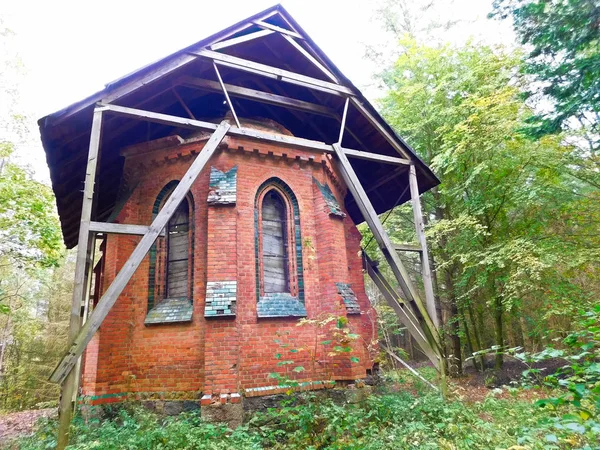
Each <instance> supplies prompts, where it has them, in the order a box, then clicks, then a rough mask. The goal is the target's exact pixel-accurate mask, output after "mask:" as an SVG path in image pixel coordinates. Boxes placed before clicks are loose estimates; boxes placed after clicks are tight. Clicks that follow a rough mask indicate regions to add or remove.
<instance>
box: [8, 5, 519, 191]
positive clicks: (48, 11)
mask: <svg viewBox="0 0 600 450" xmlns="http://www.w3.org/2000/svg"><path fill="white" fill-rule="evenodd" d="M380 1H383V0H376V1H372V0H361V1H357V0H289V1H285V0H284V1H283V2H282V3H283V5H284V6H285V7H286V9H287V10H288V11H289V12H290V14H291V15H292V16H293V17H294V18H295V19H296V20H297V21H298V22H299V23H300V25H302V27H303V28H304V29H305V30H306V31H307V33H309V34H310V35H311V37H312V38H313V39H314V40H315V42H317V44H318V45H319V46H320V47H321V48H322V49H323V50H324V51H325V53H327V54H328V55H329V57H330V58H331V59H332V60H333V61H334V62H335V63H336V65H338V67H339V68H340V69H341V70H342V72H344V74H345V75H347V76H348V77H349V78H350V79H351V80H353V81H354V83H355V84H356V85H357V86H358V87H360V88H363V89H364V90H365V93H366V94H367V96H368V97H371V98H372V97H374V96H377V91H376V90H374V89H372V88H371V89H370V88H369V85H370V84H371V75H372V73H373V72H374V71H375V70H376V69H377V68H376V67H373V64H372V63H370V62H369V61H367V60H365V58H364V55H365V48H366V45H375V46H381V45H383V44H384V43H385V42H388V43H389V41H390V40H391V36H390V35H387V34H385V33H384V32H382V31H381V28H382V26H381V23H380V22H378V21H377V20H375V18H374V17H375V10H376V9H377V7H378V6H379V4H380V3H379V2H380ZM419 1H424V0H414V3H418V2H419ZM7 3H8V4H7ZM273 4H274V2H273V1H270V0H269V1H266V0H253V1H249V0H228V1H226V2H225V1H210V2H209V1H203V0H196V1H183V0H171V1H153V0H152V1H150V0H145V1H138V0H135V1H134V0H103V1H82V0H53V1H42V0H35V1H34V0H13V1H10V0H5V1H4V2H2V5H1V6H0V18H3V19H4V22H5V25H6V26H8V27H9V28H10V29H12V30H13V31H14V32H15V33H16V36H15V37H14V39H12V40H11V46H13V48H12V50H14V51H15V52H16V53H18V54H19V56H20V58H21V59H22V61H23V64H24V66H25V69H26V72H25V74H24V76H23V77H22V80H21V83H20V98H19V100H20V105H19V106H20V109H21V110H22V111H24V112H25V113H26V114H27V115H29V116H31V118H32V119H35V120H37V119H39V118H40V117H42V116H45V115H47V114H50V113H52V112H54V111H57V110H59V109H62V108H63V107H65V106H68V105H69V104H71V103H73V102H75V101H78V100H80V99H82V98H84V97H86V96H88V95H90V94H92V93H93V92H96V91H98V90H100V89H102V88H103V86H104V85H105V84H106V83H108V82H110V81H111V80H113V79H116V78H119V77H121V76H123V75H125V74H127V73H129V72H131V71H134V70H135V69H137V68H139V67H141V66H144V65H146V64H148V63H149V62H152V61H155V60H157V59H159V58H161V57H163V56H166V55H168V54H170V53H172V52H174V51H177V50H178V49H180V48H182V47H184V46H187V45H190V44H191V43H194V42H196V41H198V40H200V39H202V38H203V37H205V36H208V35H210V34H212V33H214V32H216V31H219V30H220V29H222V28H225V27H227V26H229V25H231V24H233V23H235V22H237V21H239V20H241V19H243V18H245V17H247V16H249V15H252V14H254V13H256V12H259V11H261V10H263V9H265V8H267V7H269V6H272V5H273ZM438 4H439V5H440V8H439V10H437V11H435V12H433V13H431V14H433V15H435V17H436V18H437V19H441V20H448V19H450V20H461V21H462V22H461V24H460V25H458V26H455V27H453V28H451V29H450V30H448V31H440V32H438V35H437V36H436V37H437V38H440V37H441V39H442V40H443V41H447V42H451V43H455V44H460V43H462V42H464V41H465V40H466V39H468V38H469V37H471V36H472V37H473V38H475V39H476V40H481V41H484V42H486V43H490V44H497V43H504V44H509V45H510V44H511V43H512V41H513V38H512V34H511V33H510V29H509V26H508V24H506V23H499V22H498V21H491V20H488V19H487V18H486V16H487V14H488V13H489V11H490V9H491V7H490V4H491V0H438ZM428 20H429V18H428ZM433 38H434V36H432V39H433ZM29 133H30V138H29V139H28V140H27V141H28V143H27V144H26V145H24V146H21V148H20V149H19V161H21V162H23V163H27V164H30V165H31V166H32V168H33V170H34V171H35V174H36V178H38V179H41V180H47V179H48V172H47V168H46V166H45V156H44V154H43V150H42V147H41V143H40V141H39V134H38V130H37V127H36V126H31V127H30V130H29Z"/></svg>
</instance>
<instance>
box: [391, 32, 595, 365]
mask: <svg viewBox="0 0 600 450" xmlns="http://www.w3.org/2000/svg"><path fill="white" fill-rule="evenodd" d="M400 45H401V47H402V49H403V50H404V52H403V53H402V55H401V56H400V57H399V58H398V60H397V61H396V63H395V65H394V66H393V68H392V70H391V71H388V72H385V73H384V75H383V77H384V81H385V83H386V85H387V86H388V87H389V92H388V93H387V95H386V96H385V97H384V99H383V100H382V106H383V113H384V115H385V117H386V118H387V120H388V121H389V122H390V123H391V124H392V125H393V126H394V127H395V128H396V129H397V130H398V131H399V132H400V133H401V134H402V135H404V136H405V137H406V138H407V140H408V142H410V143H411V144H412V145H413V146H414V147H415V148H416V150H417V151H418V152H419V154H420V155H421V156H422V158H423V159H424V160H425V161H426V162H427V163H429V164H431V166H432V167H433V169H434V171H435V172H436V173H437V174H438V176H439V177H440V178H441V181H442V184H441V185H440V186H439V187H437V188H435V189H433V190H432V191H431V193H430V194H427V195H426V196H425V209H426V215H427V216H428V217H429V219H430V221H429V225H428V235H429V240H430V243H431V244H432V247H433V254H434V257H435V260H436V265H437V275H438V288H439V289H438V290H439V292H440V295H441V297H442V299H443V301H444V304H445V309H446V314H445V317H446V318H447V321H446V322H447V326H446V332H447V335H448V337H449V340H450V342H451V345H450V349H451V352H452V353H453V354H454V356H455V358H456V365H457V366H458V367H457V370H460V367H459V366H460V363H461V347H465V348H467V349H472V350H480V349H482V348H485V347H488V346H491V345H494V346H495V348H496V349H497V350H498V351H497V355H496V365H497V367H500V366H501V365H502V362H503V357H502V349H503V348H505V347H506V345H507V336H509V335H511V341H514V339H512V334H511V333H513V328H514V327H517V325H514V327H513V326H512V325H513V324H514V322H515V321H517V322H519V323H518V325H519V326H520V325H521V322H520V321H519V320H518V319H519V318H520V317H523V316H531V317H533V318H534V320H535V321H539V320H541V319H542V317H541V315H540V314H539V312H538V311H537V310H536V308H530V307H529V305H530V304H532V305H533V304H536V305H537V306H538V307H539V305H540V303H544V302H545V295H546V291H548V290H549V289H548V288H549V286H550V285H552V284H553V283H554V284H557V283H559V282H558V280H559V279H561V276H559V275H560V274H561V273H562V274H564V273H565V272H564V271H563V269H564V268H565V265H568V263H567V261H566V260H565V259H563V258H562V254H563V252H564V245H563V244H562V242H564V236H561V235H560V234H559V233H558V230H559V229H560V227H561V226H560V223H557V222H556V220H555V219H556V218H557V217H558V216H559V215H561V214H562V217H565V215H566V214H565V212H566V211H567V210H571V207H572V205H573V204H574V203H575V202H581V201H582V200H583V199H584V198H585V199H586V202H591V200H592V199H593V197H590V196H589V195H590V194H591V193H590V192H589V191H588V190H586V189H585V187H582V186H581V183H578V182H577V181H576V180H573V179H572V178H571V177H569V176H568V175H567V174H566V169H565V167H564V165H563V164H562V155H563V154H564V153H565V152H569V148H568V147H567V146H565V145H564V142H562V140H561V138H560V137H546V138H544V139H541V140H538V141H532V140H530V139H528V138H526V137H525V136H523V134H522V133H521V132H520V130H521V129H522V128H523V125H524V123H525V121H526V120H527V119H528V118H529V117H530V116H531V111H530V110H529V108H527V106H526V105H525V103H524V101H523V99H522V96H521V92H522V90H523V84H522V82H523V79H522V78H520V77H518V76H517V75H518V68H519V61H520V55H519V54H512V53H508V52H506V51H505V50H503V49H501V48H490V47H486V46H477V45H474V44H470V45H466V46H464V47H460V48H454V47H451V46H443V47H437V48H431V47H427V46H423V45H418V44H417V43H416V42H415V41H413V40H410V39H405V40H403V41H401V42H400ZM582 204H583V203H582ZM586 208H587V210H588V211H591V210H592V209H593V207H592V206H591V204H590V205H588V206H587V207H586ZM571 211H572V210H571ZM582 215H583V217H585V212H582ZM582 215H579V214H578V215H577V217H578V218H579V219H577V220H580V219H581V217H582ZM390 219H391V220H389V221H388V223H387V225H388V227H389V228H390V230H391V232H392V234H393V235H395V236H397V238H398V239H401V240H406V239H411V235H410V234H407V231H406V230H409V229H410V228H409V227H407V226H406V225H405V222H406V221H407V220H410V219H409V218H408V217H407V216H406V214H405V211H404V210H403V209H399V210H398V211H396V212H395V213H394V214H393V215H392V216H391V218H390ZM569 221H570V222H571V224H573V225H574V223H573V218H571V219H570V220H569ZM571 224H569V225H567V224H565V225H567V226H566V228H568V229H570V230H571V231H573V228H571ZM588 230H590V228H588ZM595 251H596V250H593V251H591V253H590V256H592V255H593V254H594V252H595ZM590 261H593V259H592V258H591V257H590V258H585V262H582V264H583V266H585V267H587V268H588V269H590V268H591V266H590ZM562 280H563V283H565V285H568V286H570V287H573V284H572V282H570V280H569V279H568V277H565V276H562ZM575 291H576V289H575V290H574V291H573V292H575ZM580 298H581V297H580ZM578 299H579V298H578ZM508 324H511V327H508ZM517 329H518V327H517ZM488 330H493V333H490V332H489V331H488ZM527 331H528V330H525V332H527ZM521 332H523V330H522V331H521ZM518 340H519V341H522V340H523V339H522V336H521V337H520V338H519V339H518Z"/></svg>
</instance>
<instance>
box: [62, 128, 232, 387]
mask: <svg viewBox="0 0 600 450" xmlns="http://www.w3.org/2000/svg"><path fill="white" fill-rule="evenodd" d="M229 127H230V125H229V124H228V123H227V122H225V121H223V122H221V124H220V125H219V126H218V127H217V129H216V130H215V132H214V133H213V135H212V136H211V137H210V139H209V140H208V142H207V143H206V144H205V145H204V148H203V149H202V151H201V152H200V154H199V155H198V156H197V157H196V159H195V160H194V162H193V163H192V165H191V166H190V168H189V169H188V170H187V172H186V173H185V175H184V176H183V177H182V179H181V181H180V182H179V184H178V185H177V187H176V188H175V190H174V191H173V193H172V194H171V196H170V197H169V198H168V199H167V201H166V202H165V204H164V206H163V207H162V209H161V210H160V212H159V213H158V215H157V216H156V218H155V219H154V221H153V222H152V225H150V229H149V230H148V232H147V233H146V234H145V235H144V236H143V237H142V239H141V240H140V242H139V243H138V245H137V246H136V248H135V249H134V250H133V252H132V253H131V255H130V256H129V259H128V260H127V261H126V262H125V264H124V265H123V268H122V269H121V271H120V272H119V273H118V274H117V276H116V277H115V279H114V280H113V282H112V283H111V285H110V286H109V287H108V289H107V290H106V292H105V293H104V295H103V296H102V298H101V299H100V301H99V302H98V305H97V306H96V309H94V312H93V313H92V316H91V317H90V320H89V321H87V322H86V324H85V325H84V326H83V328H82V329H81V331H80V332H79V333H78V334H77V336H76V338H75V339H74V340H73V341H72V342H71V345H70V348H69V350H68V352H67V354H66V355H65V356H64V357H63V359H62V360H61V362H60V364H59V365H58V366H57V367H56V369H54V372H53V373H52V375H51V376H50V381H53V382H62V381H63V380H64V379H65V377H67V375H69V374H70V373H71V372H72V369H73V366H74V365H75V363H76V361H77V358H78V357H79V356H80V355H81V354H82V353H83V350H84V349H85V347H86V346H87V344H88V343H89V341H90V340H91V339H92V337H93V336H94V334H95V333H96V331H97V330H98V328H100V325H101V324H102V321H103V320H104V319H105V317H106V316H107V315H108V313H109V311H110V309H111V308H112V306H113V305H114V304H115V302H116V301H117V298H118V297H119V295H120V294H121V292H123V289H125V286H126V285H127V283H128V282H129V280H130V279H131V277H132V276H133V274H134V273H135V271H136V269H137V268H138V267H139V265H140V264H141V262H142V260H143V259H144V257H145V256H146V254H147V253H148V251H149V250H150V247H152V245H153V244H154V242H155V241H156V239H157V238H158V236H159V234H160V233H161V231H162V230H163V229H164V228H165V226H166V225H167V223H168V222H169V220H170V219H171V217H172V216H173V214H174V213H175V210H176V209H177V207H178V206H179V204H180V203H181V202H182V201H183V199H184V198H185V196H186V195H187V193H188V192H189V190H190V188H191V186H192V184H193V183H194V181H196V179H197V178H198V175H199V174H200V172H201V171H202V169H203V168H204V167H205V166H206V163H207V162H208V161H209V160H210V158H211V157H212V155H213V154H214V153H215V151H216V150H217V147H218V145H219V144H220V143H221V141H222V140H223V138H224V137H225V134H226V133H227V131H228V130H229ZM88 226H89V225H88ZM88 226H86V232H87V230H88Z"/></svg>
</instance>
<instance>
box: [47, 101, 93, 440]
mask: <svg viewBox="0 0 600 450" xmlns="http://www.w3.org/2000/svg"><path fill="white" fill-rule="evenodd" d="M101 135H102V111H100V110H98V109H96V110H95V111H94V117H93V119H92V130H91V134H90V146H89V151H88V161H87V166H86V172H85V183H84V189H83V201H82V206H81V222H80V225H79V239H78V241H77V256H76V259H75V282H74V285H73V296H72V300H71V315H70V317H69V334H68V337H69V341H72V340H73V339H75V337H76V336H77V335H78V334H79V331H80V328H81V302H82V300H83V299H84V296H85V289H86V286H88V280H87V279H86V278H87V275H88V271H89V266H90V265H91V262H90V254H91V252H92V250H93V246H94V244H95V239H94V237H93V236H92V235H91V234H90V229H89V228H90V221H91V217H92V209H93V205H94V185H95V183H96V172H97V167H98V158H99V150H100V138H101ZM75 362H77V360H75V361H74V362H73V363H75ZM65 375H68V377H66V379H65V378H64V377H63V379H61V380H60V381H61V382H63V385H62V388H61V397H60V404H59V428H58V439H57V448H58V449H60V450H62V449H64V448H65V447H66V446H67V445H68V444H69V428H70V424H71V418H72V414H73V396H74V395H75V390H76V388H77V385H78V380H77V371H76V370H74V371H70V373H68V374H65Z"/></svg>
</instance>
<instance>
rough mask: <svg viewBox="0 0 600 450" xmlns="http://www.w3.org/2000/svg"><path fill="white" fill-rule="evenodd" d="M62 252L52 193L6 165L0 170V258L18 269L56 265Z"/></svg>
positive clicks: (24, 172) (18, 169)
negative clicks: (38, 264) (35, 265)
mask: <svg viewBox="0 0 600 450" xmlns="http://www.w3.org/2000/svg"><path fill="white" fill-rule="evenodd" d="M63 253H64V247H63V244H62V235H61V232H60V226H59V223H58V217H57V215H56V212H55V208H54V195H53V193H52V190H51V189H50V188H49V187H48V186H46V185H44V184H41V183H39V182H37V181H34V180H33V179H31V177H30V176H29V175H28V174H27V172H26V171H25V170H24V169H22V168H20V167H18V166H16V165H14V164H11V163H10V162H5V164H4V167H3V168H2V170H1V171H0V256H1V257H4V258H10V259H11V260H12V261H14V262H15V263H16V264H18V265H19V266H21V267H25V266H27V265H31V264H32V263H41V264H43V265H45V266H48V265H56V264H57V262H58V260H59V259H60V258H61V256H62V255H63Z"/></svg>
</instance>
